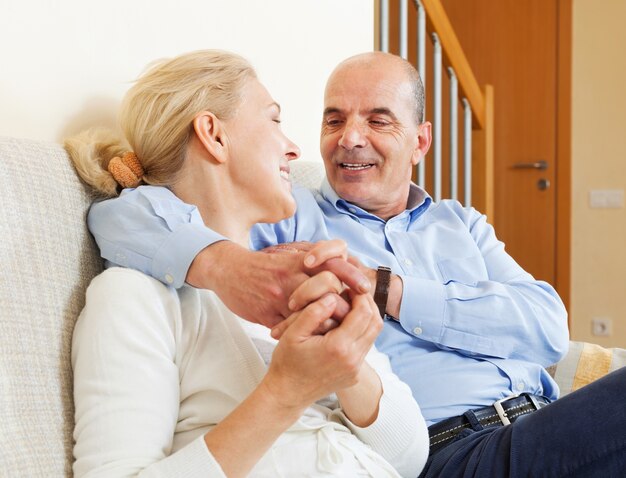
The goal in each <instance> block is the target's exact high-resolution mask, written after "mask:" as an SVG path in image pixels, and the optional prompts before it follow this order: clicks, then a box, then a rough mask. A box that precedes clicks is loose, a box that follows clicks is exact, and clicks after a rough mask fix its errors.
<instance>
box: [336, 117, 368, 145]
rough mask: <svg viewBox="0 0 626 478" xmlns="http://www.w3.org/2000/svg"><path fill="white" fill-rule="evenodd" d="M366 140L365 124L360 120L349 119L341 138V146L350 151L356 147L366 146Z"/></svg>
mask: <svg viewBox="0 0 626 478" xmlns="http://www.w3.org/2000/svg"><path fill="white" fill-rule="evenodd" d="M366 142H367V139H366V136H365V131H364V130H363V125H362V124H360V123H359V122H358V121H348V122H347V123H346V125H345V128H344V130H343V133H342V135H341V138H340V139H339V146H341V147H342V148H344V149H347V150H348V151H350V150H352V149H354V148H362V147H364V146H365V144H366Z"/></svg>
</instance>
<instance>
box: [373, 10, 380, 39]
mask: <svg viewBox="0 0 626 478" xmlns="http://www.w3.org/2000/svg"><path fill="white" fill-rule="evenodd" d="M379 50H380V0H374V51H379Z"/></svg>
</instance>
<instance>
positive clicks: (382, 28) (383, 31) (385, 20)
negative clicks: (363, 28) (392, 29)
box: [378, 0, 389, 52]
mask: <svg viewBox="0 0 626 478" xmlns="http://www.w3.org/2000/svg"><path fill="white" fill-rule="evenodd" d="M378 32H379V35H380V42H379V46H380V51H384V52H388V51H389V0H380V17H379V28H378Z"/></svg>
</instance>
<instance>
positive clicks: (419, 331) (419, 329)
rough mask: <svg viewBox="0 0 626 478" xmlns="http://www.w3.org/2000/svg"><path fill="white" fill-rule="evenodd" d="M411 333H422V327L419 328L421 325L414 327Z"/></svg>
mask: <svg viewBox="0 0 626 478" xmlns="http://www.w3.org/2000/svg"><path fill="white" fill-rule="evenodd" d="M413 333H414V334H415V335H420V334H421V333H422V328H421V327H415V328H414V329H413Z"/></svg>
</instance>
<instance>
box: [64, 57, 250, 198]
mask: <svg viewBox="0 0 626 478" xmlns="http://www.w3.org/2000/svg"><path fill="white" fill-rule="evenodd" d="M251 78H256V73H255V72H254V69H253V68H252V66H251V65H250V63H248V61H247V60H245V59H244V58H242V57H241V56H239V55H236V54H234V53H230V52H226V51H220V50H200V51H195V52H191V53H187V54H183V55H180V56H177V57H175V58H172V59H168V60H162V61H158V62H156V63H154V64H152V65H151V66H150V67H149V68H148V70H147V71H146V72H145V73H143V74H142V75H141V76H140V77H139V79H138V80H137V81H136V82H135V84H134V85H133V86H132V88H131V89H130V90H129V91H128V92H127V93H126V96H125V97H124V101H123V102H122V108H121V112H120V125H121V128H122V131H123V133H124V138H119V137H118V136H117V135H115V134H114V133H113V132H111V131H107V130H104V129H92V130H87V131H84V132H82V133H80V134H78V135H76V136H74V137H72V138H68V139H66V140H65V148H66V149H67V151H68V153H69V155H70V157H71V158H72V161H73V163H74V165H75V167H76V170H77V171H78V174H79V175H80V177H81V178H82V179H83V180H84V181H85V182H86V183H87V184H89V185H90V186H92V187H93V188H94V189H96V190H97V191H98V192H99V193H100V194H101V195H103V196H106V197H113V196H117V195H118V194H119V190H120V188H119V185H118V183H117V182H116V180H115V179H114V178H113V176H112V175H111V173H110V172H109V171H108V166H109V162H110V161H111V159H113V158H114V157H115V156H121V155H122V154H123V152H125V151H128V150H129V149H131V150H133V151H134V152H135V154H136V155H137V157H138V158H139V161H140V162H141V165H142V167H143V170H144V176H143V178H140V179H142V180H143V181H144V182H145V183H147V184H153V185H162V186H170V185H172V184H173V183H174V182H175V181H176V177H177V174H178V172H179V171H180V169H181V167H182V164H183V162H184V160H185V154H186V150H187V144H188V141H189V138H190V136H191V134H192V133H193V125H192V123H193V119H194V117H195V116H196V115H197V114H198V113H199V112H201V111H210V112H212V113H213V114H215V116H217V117H218V118H220V119H229V118H231V117H232V116H233V115H234V114H235V113H236V110H237V108H238V106H239V104H240V102H241V95H242V90H243V87H244V85H245V83H246V81H248V80H249V79H251Z"/></svg>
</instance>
